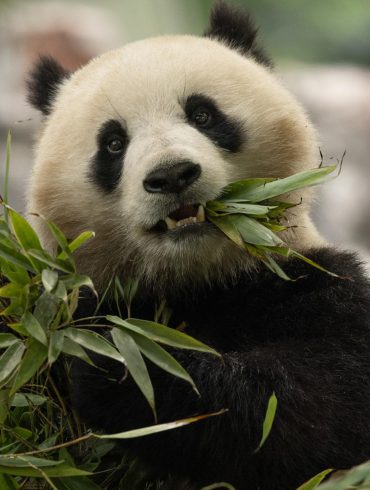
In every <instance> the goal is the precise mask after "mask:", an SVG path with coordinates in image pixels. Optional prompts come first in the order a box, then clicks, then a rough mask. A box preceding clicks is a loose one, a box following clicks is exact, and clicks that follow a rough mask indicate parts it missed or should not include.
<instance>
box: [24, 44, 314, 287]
mask: <svg viewBox="0 0 370 490" xmlns="http://www.w3.org/2000/svg"><path fill="white" fill-rule="evenodd" d="M45 107H47V111H46V110H45V111H44V112H47V115H48V117H47V119H46V121H45V125H44V128H43V133H42V135H41V138H40V140H39V145H38V148H37V155H36V164H35V167H34V172H33V176H32V182H31V187H30V192H29V197H30V198H29V205H28V209H29V211H31V212H33V213H39V214H42V215H44V216H47V217H48V218H51V219H52V220H54V221H55V222H56V223H57V224H58V225H59V226H60V227H61V228H62V229H63V230H64V232H65V233H66V235H67V236H68V237H70V238H73V237H74V236H76V234H78V233H79V232H81V231H83V230H86V229H92V230H94V231H95V232H96V238H95V239H94V240H93V241H92V242H91V244H90V245H88V246H86V247H85V248H84V249H83V250H82V251H81V252H80V255H79V256H78V260H79V262H80V269H82V270H83V271H84V272H86V273H88V274H90V275H91V276H92V277H93V279H95V282H96V283H97V286H98V287H100V286H101V287H102V286H103V285H104V284H106V282H107V280H108V279H110V278H111V277H112V275H113V274H115V273H117V274H121V275H123V276H126V277H127V276H128V275H130V276H132V275H135V276H140V277H141V278H144V279H145V280H146V281H147V282H148V283H150V282H153V283H155V284H156V287H160V286H158V278H161V279H163V281H160V282H162V283H166V284H172V283H173V282H176V284H177V285H178V284H179V282H180V283H181V282H183V283H184V284H189V283H192V284H194V281H195V282H207V281H212V280H213V279H215V278H216V277H217V278H222V277H223V276H224V275H225V274H235V273H236V271H237V270H240V268H249V267H250V266H251V264H252V260H251V259H250V258H249V257H248V256H247V254H246V253H245V252H243V251H240V250H239V249H238V248H237V247H236V246H235V245H234V244H232V243H231V242H230V241H229V240H228V239H227V238H226V237H224V236H223V235H222V234H221V232H219V231H218V230H217V229H216V228H215V227H213V225H211V224H210V223H207V222H205V221H204V208H203V207H204V205H205V203H206V202H207V201H208V200H211V199H214V198H216V197H217V196H219V195H220V193H221V192H222V189H223V187H224V186H225V185H227V184H228V183H230V182H232V181H235V180H238V179H241V178H248V177H261V176H262V177H267V176H274V177H282V176H286V175H289V174H291V173H294V172H297V171H299V170H302V169H304V168H312V167H313V166H315V164H316V161H315V158H316V156H315V154H316V144H315V136H314V131H313V129H312V127H311V125H310V123H309V122H308V120H307V118H306V116H305V114H304V112H303V111H302V109H301V108H300V106H299V105H298V104H297V103H296V101H295V100H294V99H293V98H292V97H291V96H290V95H289V94H288V93H287V92H286V91H285V89H284V88H283V87H282V86H281V85H280V84H279V82H278V81H277V79H276V78H275V76H274V75H273V74H272V73H271V71H270V70H269V69H267V68H266V67H264V66H262V65H261V64H259V63H257V62H256V61H255V60H254V59H253V58H251V57H246V56H244V55H242V54H241V53H240V52H238V51H236V50H232V49H230V48H229V47H227V46H225V45H224V44H222V43H220V42H218V41H217V40H213V39H207V38H197V37H192V36H172V37H159V38H154V39H149V40H145V41H140V42H136V43H133V44H130V45H128V46H125V47H124V48H122V49H119V50H116V51H113V52H109V53H107V54H105V55H103V56H101V57H99V58H96V59H95V60H93V61H92V62H90V63H89V64H88V65H87V66H86V67H84V68H82V69H80V70H79V71H77V72H76V73H75V74H73V75H72V76H71V77H69V78H65V79H63V80H62V81H61V83H60V85H59V87H58V92H57V95H56V97H55V98H54V100H53V103H52V105H51V106H49V105H46V106H45ZM298 214H299V216H298V219H299V221H300V223H302V221H305V220H306V221H305V224H306V230H305V231H301V232H294V234H293V232H289V233H288V234H287V237H286V238H287V239H288V240H290V242H291V243H293V242H294V240H296V239H297V236H298V235H299V233H301V235H300V238H299V239H300V242H302V236H303V234H306V235H307V236H306V237H305V240H304V241H303V243H306V242H308V241H309V243H310V245H311V244H312V241H314V240H315V239H316V235H315V230H314V229H313V228H312V225H311V223H310V222H309V221H307V220H308V217H307V208H306V207H305V206H302V207H301V208H300V210H299V212H298V213H297V215H298ZM34 225H35V226H36V227H37V228H38V230H39V232H40V233H41V236H42V237H43V239H44V242H45V244H46V245H48V246H51V241H50V237H49V235H48V233H47V231H46V230H45V229H44V226H43V224H42V222H41V221H40V220H38V219H35V220H34ZM308 237H309V238H308ZM298 248H299V247H298ZM301 248H302V247H301Z"/></svg>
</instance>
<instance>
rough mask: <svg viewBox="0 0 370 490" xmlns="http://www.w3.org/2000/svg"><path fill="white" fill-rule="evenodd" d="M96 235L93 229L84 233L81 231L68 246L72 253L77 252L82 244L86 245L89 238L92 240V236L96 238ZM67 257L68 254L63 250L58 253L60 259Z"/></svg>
mask: <svg viewBox="0 0 370 490" xmlns="http://www.w3.org/2000/svg"><path fill="white" fill-rule="evenodd" d="M94 236H95V233H94V232H93V231H84V232H83V233H81V234H80V235H78V237H77V238H75V239H74V240H72V242H70V243H69V244H68V247H69V250H70V251H71V253H73V252H75V251H76V250H77V249H78V248H80V247H81V246H82V245H84V244H85V243H86V242H87V241H88V240H90V239H91V238H94ZM66 258H67V255H66V254H65V253H64V252H62V253H60V254H59V255H58V259H62V260H63V259H66Z"/></svg>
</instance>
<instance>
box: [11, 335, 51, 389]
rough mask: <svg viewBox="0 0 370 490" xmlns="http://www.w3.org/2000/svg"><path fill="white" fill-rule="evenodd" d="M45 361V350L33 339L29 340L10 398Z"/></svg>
mask: <svg viewBox="0 0 370 490" xmlns="http://www.w3.org/2000/svg"><path fill="white" fill-rule="evenodd" d="M46 359H47V348H46V347H45V346H44V345H43V344H41V343H40V342H38V341H37V340H35V339H31V340H30V342H29V344H28V348H27V350H26V353H25V355H24V357H23V359H22V362H21V364H20V367H19V370H18V373H17V376H16V378H15V381H14V383H13V386H12V387H11V390H10V396H12V395H14V394H15V393H16V392H17V391H18V390H19V388H21V387H22V386H23V385H24V384H26V383H27V381H29V380H30V379H31V378H32V376H34V375H35V374H36V372H37V371H38V370H39V369H40V367H41V366H42V365H43V364H44V362H45V361H46Z"/></svg>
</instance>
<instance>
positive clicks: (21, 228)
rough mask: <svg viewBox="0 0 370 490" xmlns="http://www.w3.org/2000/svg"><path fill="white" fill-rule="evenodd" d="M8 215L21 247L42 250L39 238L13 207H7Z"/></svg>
mask: <svg viewBox="0 0 370 490" xmlns="http://www.w3.org/2000/svg"><path fill="white" fill-rule="evenodd" d="M9 216H10V221H11V224H12V228H13V231H14V234H15V236H16V237H17V240H18V242H19V244H20V245H21V247H22V248H23V249H24V250H25V251H28V250H30V249H32V248H33V249H36V250H42V246H41V243H40V240H39V238H38V236H37V234H36V232H35V231H34V229H33V228H32V226H31V225H30V224H29V223H28V221H27V220H26V219H25V218H24V217H23V216H22V215H21V214H19V213H17V212H16V211H14V209H11V208H9Z"/></svg>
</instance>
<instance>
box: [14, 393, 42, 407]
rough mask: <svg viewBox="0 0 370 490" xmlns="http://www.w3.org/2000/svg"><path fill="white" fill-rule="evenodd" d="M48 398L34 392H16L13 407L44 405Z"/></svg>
mask: <svg viewBox="0 0 370 490" xmlns="http://www.w3.org/2000/svg"><path fill="white" fill-rule="evenodd" d="M46 401H47V398H45V397H44V396H41V395H36V394H34V393H16V394H15V395H14V398H13V400H12V402H11V406H12V407H29V406H31V407H32V406H39V405H43V404H44V403H45V402H46Z"/></svg>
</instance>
